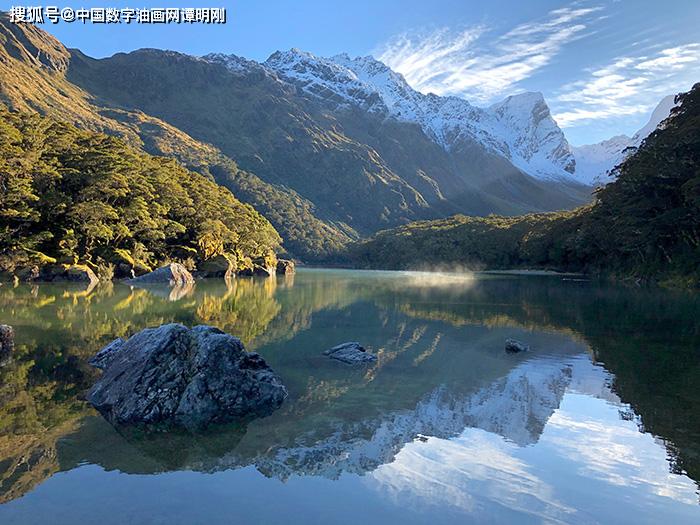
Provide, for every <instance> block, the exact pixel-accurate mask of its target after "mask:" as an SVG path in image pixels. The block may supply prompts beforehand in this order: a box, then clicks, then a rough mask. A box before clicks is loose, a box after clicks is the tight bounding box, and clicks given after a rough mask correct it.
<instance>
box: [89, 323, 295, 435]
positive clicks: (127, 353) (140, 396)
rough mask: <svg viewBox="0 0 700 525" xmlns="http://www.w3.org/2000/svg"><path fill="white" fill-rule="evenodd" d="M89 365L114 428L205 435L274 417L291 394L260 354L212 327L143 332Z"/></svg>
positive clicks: (95, 399)
mask: <svg viewBox="0 0 700 525" xmlns="http://www.w3.org/2000/svg"><path fill="white" fill-rule="evenodd" d="M91 362H92V364H93V365H94V366H96V367H98V368H102V369H103V371H104V373H103V375H102V377H101V378H100V379H99V380H98V381H97V383H95V385H94V386H93V387H92V389H91V390H90V392H89V393H88V397H87V399H88V401H89V402H90V404H92V406H94V407H95V408H96V409H97V410H98V411H99V412H100V413H101V414H102V415H103V416H104V417H105V418H106V419H107V420H108V421H109V422H110V423H112V424H113V425H139V424H143V425H147V426H162V427H166V428H170V427H184V428H187V429H190V430H200V429H203V428H205V427H206V426H208V425H210V424H213V423H225V422H230V421H235V420H240V419H246V418H249V417H255V416H264V415H267V414H270V413H271V412H272V411H274V410H275V409H276V408H278V407H279V406H280V405H281V404H282V402H283V401H284V399H285V398H286V397H287V390H286V388H285V387H284V385H283V384H282V381H281V380H280V378H279V377H278V376H277V375H276V374H275V373H274V372H273V371H272V369H271V368H270V367H269V366H268V365H267V363H266V362H265V360H264V359H263V358H262V357H261V356H260V355H258V354H255V353H248V352H246V351H245V349H244V348H243V344H242V343H241V342H240V340H239V339H237V338H235V337H233V336H231V335H228V334H225V333H224V332H222V331H221V330H218V329H217V328H213V327H210V326H196V327H194V328H192V329H189V328H187V327H185V326H183V325H181V324H167V325H163V326H161V327H159V328H149V329H146V330H142V331H141V332H138V333H137V334H135V335H133V336H132V337H131V338H129V339H128V340H126V341H124V340H122V339H117V340H115V341H113V342H112V343H110V344H109V345H107V346H106V347H105V348H104V349H103V350H102V351H100V352H99V353H98V354H97V355H96V356H95V357H94V358H93V359H92V360H91Z"/></svg>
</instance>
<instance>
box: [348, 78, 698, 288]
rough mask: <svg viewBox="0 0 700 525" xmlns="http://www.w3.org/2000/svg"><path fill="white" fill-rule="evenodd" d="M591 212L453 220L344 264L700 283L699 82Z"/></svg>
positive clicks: (381, 243) (388, 234) (368, 249)
mask: <svg viewBox="0 0 700 525" xmlns="http://www.w3.org/2000/svg"><path fill="white" fill-rule="evenodd" d="M678 102H679V106H678V107H677V108H676V109H674V111H673V113H672V114H671V117H669V119H667V120H666V122H665V123H664V124H663V125H662V127H661V128H660V129H658V130H657V131H655V132H654V133H652V134H651V135H650V136H649V137H648V138H647V139H646V140H645V141H644V143H643V144H642V145H641V146H640V148H639V149H638V151H637V152H636V153H635V154H634V155H632V156H630V157H629V158H628V159H627V160H626V161H624V162H623V163H622V164H621V165H619V166H618V167H617V168H616V169H615V171H616V173H615V175H616V176H617V180H616V181H615V182H612V183H610V184H608V185H607V186H605V187H603V188H602V189H600V190H599V191H598V192H597V194H596V201H595V202H594V204H592V205H590V206H586V207H583V208H579V209H578V210H575V211H572V212H562V213H547V214H532V215H526V216H522V217H516V218H507V217H497V216H490V217H486V218H478V217H466V216H459V215H458V216H455V217H452V218H449V219H444V220H440V221H423V222H416V223H412V224H409V225H406V226H403V227H400V228H396V229H393V230H387V231H384V232H380V233H379V234H377V235H376V236H374V237H373V238H372V239H370V240H368V241H366V242H362V243H358V244H356V245H354V246H352V247H351V248H350V249H349V250H348V252H347V259H346V262H348V261H349V262H351V263H352V264H354V265H357V266H361V267H372V268H402V269H405V268H427V267H432V266H436V265H447V266H450V265H452V266H454V265H460V266H462V267H467V268H474V269H483V268H550V269H558V270H569V271H584V272H589V273H595V274H606V275H609V276H616V277H621V278H622V277H631V278H635V279H643V280H646V279H649V280H660V281H667V282H671V283H673V284H680V285H691V286H692V285H697V284H698V283H700V84H696V85H695V86H694V87H693V89H692V90H691V91H690V92H688V93H685V94H682V95H679V99H678Z"/></svg>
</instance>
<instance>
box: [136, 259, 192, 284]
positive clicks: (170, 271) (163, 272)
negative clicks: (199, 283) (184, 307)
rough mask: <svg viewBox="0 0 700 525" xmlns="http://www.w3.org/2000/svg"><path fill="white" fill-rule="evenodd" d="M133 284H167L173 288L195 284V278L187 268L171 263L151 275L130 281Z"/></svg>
mask: <svg viewBox="0 0 700 525" xmlns="http://www.w3.org/2000/svg"><path fill="white" fill-rule="evenodd" d="M128 282H130V283H133V284H161V283H167V284H170V285H171V286H185V285H187V284H193V283H194V277H192V274H191V273H190V272H188V271H187V268H185V267H184V266H182V265H181V264H179V263H170V264H168V265H166V266H163V267H162V268H158V269H157V270H154V271H152V272H150V273H147V274H145V275H141V276H140V277H136V278H134V279H129V281H128Z"/></svg>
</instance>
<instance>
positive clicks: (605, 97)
mask: <svg viewBox="0 0 700 525" xmlns="http://www.w3.org/2000/svg"><path fill="white" fill-rule="evenodd" d="M699 63H700V43H691V44H685V45H681V46H675V47H669V48H666V49H661V50H660V51H657V52H656V53H654V54H652V55H644V56H636V57H632V56H625V57H618V58H616V59H614V60H613V61H611V62H610V63H609V64H607V65H605V66H603V67H600V68H597V69H593V70H590V71H589V72H588V73H587V75H586V77H585V78H584V79H582V80H578V81H575V82H571V83H569V84H567V85H565V86H563V87H562V89H561V90H560V92H559V94H558V95H557V96H556V97H555V99H554V100H553V101H552V102H553V105H554V107H555V115H554V118H555V120H556V121H557V123H558V124H559V125H560V126H562V127H570V126H572V125H577V124H582V123H585V122H587V121H592V120H600V119H607V118H613V117H624V116H629V115H636V114H643V113H648V112H649V110H650V109H652V107H653V106H654V104H656V103H657V102H658V101H659V99H660V98H661V97H663V96H665V95H668V94H670V93H673V92H675V91H679V90H680V89H684V88H686V87H690V85H691V84H692V83H693V82H694V81H697V80H700V78H693V75H694V73H696V72H697V65H698V64H699Z"/></svg>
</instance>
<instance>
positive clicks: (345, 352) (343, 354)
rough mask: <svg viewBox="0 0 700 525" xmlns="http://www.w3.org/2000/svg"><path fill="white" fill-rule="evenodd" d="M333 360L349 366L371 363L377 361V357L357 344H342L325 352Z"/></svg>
mask: <svg viewBox="0 0 700 525" xmlns="http://www.w3.org/2000/svg"><path fill="white" fill-rule="evenodd" d="M323 355H327V356H328V357H330V358H331V359H337V360H338V361H342V362H343V363H347V364H349V365H355V364H360V363H369V362H372V361H376V360H377V356H376V355H374V354H371V353H369V352H368V351H367V350H365V348H364V347H363V346H362V345H361V344H360V343H357V342H350V343H342V344H339V345H337V346H334V347H333V348H330V349H328V350H326V351H325V352H323Z"/></svg>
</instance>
